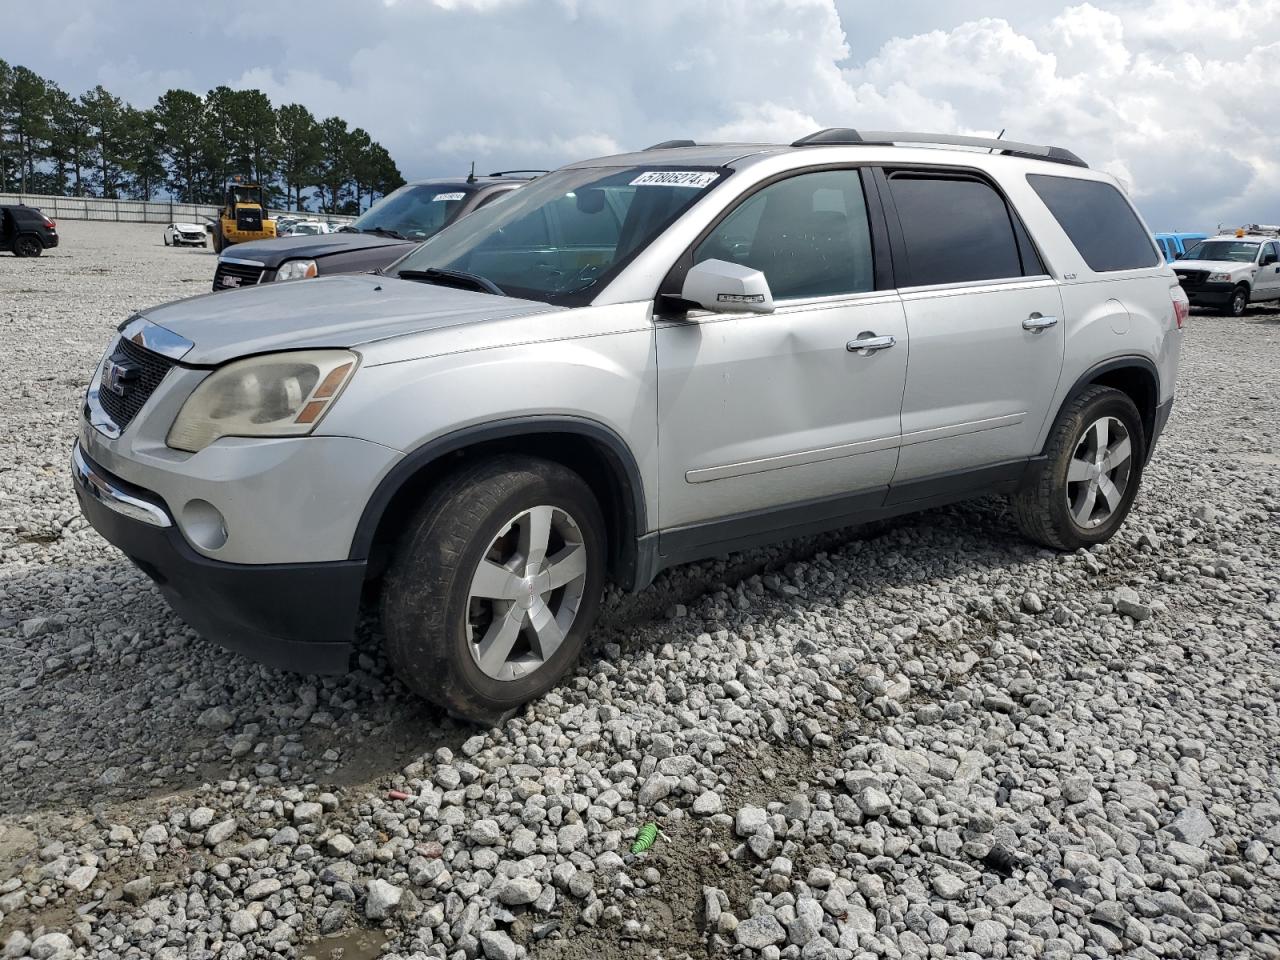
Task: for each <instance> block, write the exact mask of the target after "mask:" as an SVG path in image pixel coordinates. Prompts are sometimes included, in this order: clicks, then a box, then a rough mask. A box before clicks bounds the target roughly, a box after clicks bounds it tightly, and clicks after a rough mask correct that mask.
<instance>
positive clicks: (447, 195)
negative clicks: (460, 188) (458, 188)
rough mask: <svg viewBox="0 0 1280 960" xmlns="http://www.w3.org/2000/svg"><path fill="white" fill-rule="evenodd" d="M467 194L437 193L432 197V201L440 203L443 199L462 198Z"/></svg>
mask: <svg viewBox="0 0 1280 960" xmlns="http://www.w3.org/2000/svg"><path fill="white" fill-rule="evenodd" d="M465 196H466V194H465V193H437V194H436V195H435V196H434V197H432V198H431V202H432V203H439V202H440V201H441V200H461V199H462V198H463V197H465Z"/></svg>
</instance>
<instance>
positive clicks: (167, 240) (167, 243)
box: [164, 233, 169, 247]
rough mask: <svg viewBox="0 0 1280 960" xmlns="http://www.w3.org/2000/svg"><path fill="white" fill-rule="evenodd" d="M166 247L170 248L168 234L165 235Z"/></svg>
mask: <svg viewBox="0 0 1280 960" xmlns="http://www.w3.org/2000/svg"><path fill="white" fill-rule="evenodd" d="M164 245H165V246H166V247H167V246H169V235H168V234H167V233H166V234H165V235H164Z"/></svg>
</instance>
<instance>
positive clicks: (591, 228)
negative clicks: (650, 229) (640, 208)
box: [551, 187, 639, 250]
mask: <svg viewBox="0 0 1280 960" xmlns="http://www.w3.org/2000/svg"><path fill="white" fill-rule="evenodd" d="M637 189H639V188H637V187H630V188H628V189H624V190H614V191H610V193H608V194H607V193H606V192H605V191H604V190H597V189H594V188H591V187H587V188H585V189H582V190H578V191H575V192H574V193H572V194H567V195H566V196H564V197H562V198H561V199H560V200H558V201H556V203H555V204H553V205H552V207H551V209H552V210H553V211H554V212H555V217H556V219H557V220H558V221H559V223H560V242H561V243H562V244H564V245H565V246H567V247H607V248H608V249H609V250H612V249H613V248H614V247H616V246H617V245H618V236H619V234H620V233H621V232H622V220H621V218H620V217H619V216H618V213H617V211H616V210H615V209H614V203H615V202H616V203H617V204H619V205H620V207H621V208H622V209H623V210H625V209H627V207H629V206H630V205H631V199H632V197H633V196H634V195H635V192H636V190H637Z"/></svg>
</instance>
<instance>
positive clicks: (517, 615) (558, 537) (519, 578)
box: [467, 506, 587, 680]
mask: <svg viewBox="0 0 1280 960" xmlns="http://www.w3.org/2000/svg"><path fill="white" fill-rule="evenodd" d="M586 585H587V548H586V545H585V544H584V543H583V542H582V531H581V530H580V529H579V528H578V524H577V523H576V522H575V521H574V519H573V517H571V516H569V514H567V513H565V512H564V511H563V510H561V509H560V508H559V507H550V506H538V507H532V508H530V509H529V510H526V511H524V512H523V513H521V514H519V515H518V516H516V517H513V518H512V519H511V520H510V521H509V522H508V523H507V524H506V526H504V527H503V528H502V531H501V532H500V533H499V534H498V535H497V536H496V537H494V538H493V541H492V542H491V543H490V544H489V549H488V550H486V551H485V555H484V559H482V560H481V561H480V565H479V566H478V567H476V570H475V573H474V574H473V575H472V578H471V590H470V594H469V596H468V598H467V646H468V648H469V649H470V650H471V656H472V658H473V659H474V660H475V662H476V666H478V667H479V668H480V670H481V671H482V672H483V673H484V674H485V675H486V676H489V677H493V678H494V679H495V680H519V679H521V678H522V677H527V676H528V675H529V674H531V673H533V672H534V671H535V670H537V669H538V668H539V667H541V666H542V665H543V664H544V663H546V662H547V661H548V660H550V659H551V657H552V656H554V655H555V652H556V650H558V649H559V648H560V644H562V643H564V638H565V636H566V635H567V634H568V633H569V630H570V629H571V628H572V627H573V622H574V620H575V619H576V618H577V616H578V608H579V607H581V605H582V596H583V593H584V591H585V590H586Z"/></svg>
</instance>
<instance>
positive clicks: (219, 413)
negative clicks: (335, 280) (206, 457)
mask: <svg viewBox="0 0 1280 960" xmlns="http://www.w3.org/2000/svg"><path fill="white" fill-rule="evenodd" d="M359 360H360V358H359V357H358V356H356V354H354V353H352V352H351V351H349V350H299V351H298V352H296V353H271V354H267V355H266V356H261V357H250V358H249V359H248V360H237V361H236V362H234V363H229V364H227V365H226V366H225V367H223V368H222V369H220V370H215V371H214V372H213V373H212V374H210V375H209V376H208V377H206V378H205V379H204V380H202V381H201V382H200V386H198V387H196V389H195V392H193V393H192V394H191V396H190V397H188V398H187V402H186V403H184V404H183V405H182V410H181V411H180V412H179V413H178V418H177V419H176V420H174V421H173V426H172V427H170V428H169V437H168V439H167V440H166V441H165V442H166V443H168V444H169V446H171V447H173V448H174V449H176V450H188V451H190V452H191V453H195V452H196V451H198V450H203V449H204V448H205V447H207V446H208V445H209V444H211V443H213V441H215V440H217V439H218V438H219V437H301V436H305V435H306V434H308V433H310V432H311V431H312V430H314V429H315V426H316V424H317V423H319V422H320V419H321V418H322V417H323V416H324V414H325V412H326V411H327V410H328V409H329V406H330V405H331V404H332V403H333V401H334V400H336V399H337V398H338V394H340V393H341V392H342V390H343V388H344V387H345V386H346V385H347V383H348V381H350V379H351V375H352V374H353V373H355V370H356V364H357V363H358V362H359Z"/></svg>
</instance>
